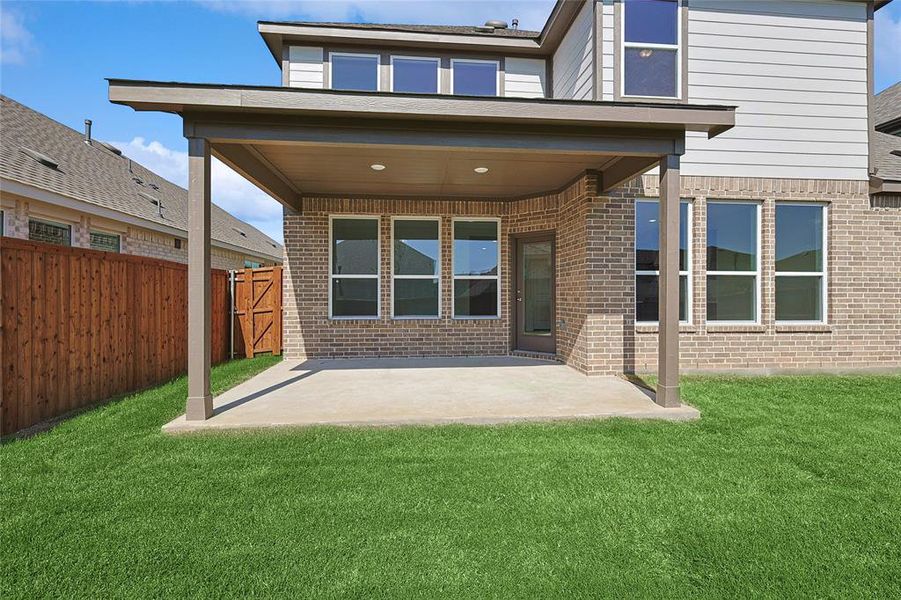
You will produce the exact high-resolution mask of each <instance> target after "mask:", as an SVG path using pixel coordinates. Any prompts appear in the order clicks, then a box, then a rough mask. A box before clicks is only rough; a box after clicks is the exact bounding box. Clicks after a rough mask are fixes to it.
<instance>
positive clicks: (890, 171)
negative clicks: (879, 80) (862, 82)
mask: <svg viewBox="0 0 901 600" xmlns="http://www.w3.org/2000/svg"><path fill="white" fill-rule="evenodd" d="M873 106H874V109H875V110H874V112H875V115H874V120H875V122H876V125H879V124H880V123H885V122H888V121H891V120H894V119H898V118H901V83H896V84H895V85H893V86H892V87H890V88H886V89H885V90H883V91H881V92H880V93H878V94H876V96H875V97H874V102H873ZM892 152H897V153H898V154H892ZM899 154H901V137H899V136H897V135H889V134H887V133H880V132H878V131H871V132H870V156H872V157H873V166H874V167H876V169H877V170H876V176H877V177H879V178H880V179H883V180H886V181H901V156H899Z"/></svg>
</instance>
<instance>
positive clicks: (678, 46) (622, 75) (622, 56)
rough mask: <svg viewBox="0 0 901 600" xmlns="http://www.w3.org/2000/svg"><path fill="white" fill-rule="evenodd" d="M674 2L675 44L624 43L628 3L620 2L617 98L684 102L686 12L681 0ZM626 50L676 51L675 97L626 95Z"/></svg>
mask: <svg viewBox="0 0 901 600" xmlns="http://www.w3.org/2000/svg"><path fill="white" fill-rule="evenodd" d="M675 2H676V43H675V44H645V43H641V42H627V41H626V13H627V12H628V8H627V7H628V4H629V3H628V2H621V5H622V17H621V18H620V20H619V21H620V23H619V47H618V48H617V49H616V51H617V52H619V96H620V98H649V99H654V100H670V101H672V100H684V98H683V97H682V96H683V94H682V78H683V77H684V76H685V74H684V73H683V72H682V52H683V50H682V11H683V10H686V7H685V6H683V1H682V0H675ZM626 48H650V49H652V50H675V51H676V95H675V96H644V95H637V94H626Z"/></svg>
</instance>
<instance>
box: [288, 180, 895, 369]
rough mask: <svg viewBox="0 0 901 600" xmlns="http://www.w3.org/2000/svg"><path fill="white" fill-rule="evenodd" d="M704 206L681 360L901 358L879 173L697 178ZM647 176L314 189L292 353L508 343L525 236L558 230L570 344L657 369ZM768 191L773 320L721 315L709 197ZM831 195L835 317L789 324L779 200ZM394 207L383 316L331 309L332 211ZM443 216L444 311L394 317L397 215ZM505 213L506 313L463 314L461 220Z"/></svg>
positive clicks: (295, 253)
mask: <svg viewBox="0 0 901 600" xmlns="http://www.w3.org/2000/svg"><path fill="white" fill-rule="evenodd" d="M682 187H683V190H682V195H683V198H686V199H688V200H690V201H691V202H692V205H693V222H692V227H693V235H692V243H693V260H692V272H691V275H690V276H691V278H692V283H693V294H692V311H691V312H692V314H691V317H692V320H691V323H689V324H688V325H684V326H682V328H681V332H682V333H681V335H680V342H681V365H682V367H683V368H684V369H686V370H691V369H699V370H701V369H703V370H707V369H729V370H740V369H748V368H752V369H761V370H764V369H819V368H858V367H899V366H901V358H899V355H901V352H899V349H901V293H899V290H901V211H899V210H897V209H896V208H892V207H888V208H880V207H878V206H875V205H871V202H870V199H869V197H868V194H867V183H866V182H850V181H802V180H777V179H747V178H714V177H684V178H683V179H682ZM657 194H658V189H657V178H656V177H655V176H644V177H641V178H639V179H636V180H635V181H633V182H631V183H630V184H628V185H627V186H624V187H623V188H620V189H618V190H615V191H613V192H608V193H606V194H604V195H603V196H600V195H598V193H597V187H596V178H595V177H594V176H593V175H591V174H588V175H586V176H585V177H583V178H581V179H580V180H578V181H577V182H576V183H574V184H573V185H571V186H570V187H569V188H568V189H566V190H565V191H563V192H561V193H559V194H551V195H546V196H541V197H536V198H532V199H527V200H517V201H512V202H505V201H453V200H390V199H334V198H305V199H304V210H303V212H302V213H297V212H293V211H290V210H288V209H286V212H285V242H286V263H285V267H286V269H285V282H284V286H285V288H284V289H285V308H284V310H285V312H284V327H285V330H284V340H285V355H286V357H288V358H290V359H303V358H323V357H376V356H459V355H497V354H506V353H509V352H510V351H511V348H512V323H511V306H510V290H511V277H510V274H511V266H512V265H511V252H510V244H511V236H513V235H515V234H518V233H527V232H536V231H547V230H554V231H555V232H556V269H557V271H556V274H557V314H556V319H557V321H558V323H559V326H558V330H557V354H558V356H559V357H560V358H561V359H562V360H563V361H564V362H566V363H567V364H569V365H571V366H573V367H575V368H576V369H578V370H580V371H582V372H585V373H588V374H614V373H622V372H652V371H654V370H655V369H656V354H657V335H656V332H657V328H656V326H649V325H638V326H636V324H635V307H634V297H635V278H634V262H635V258H634V227H635V214H634V199H635V198H636V197H648V198H655V197H656V196H657ZM708 198H723V199H746V200H754V201H759V202H761V203H762V222H763V227H762V231H761V236H762V238H761V247H762V264H761V273H760V277H761V289H762V298H761V309H762V310H761V322H760V324H759V325H753V326H722V325H715V324H707V323H706V322H705V318H706V286H705V277H706V270H705V258H706V257H705V245H706V239H705V236H706V201H707V199H708ZM782 200H790V201H802V202H803V201H816V202H826V203H828V204H829V207H830V208H829V218H828V223H827V228H828V297H829V303H828V304H829V306H828V323H827V324H826V325H809V326H807V325H803V326H798V325H794V326H787V325H778V326H777V325H776V323H775V315H774V307H773V303H774V257H773V255H774V247H775V240H774V235H775V228H774V213H775V204H776V202H777V201H782ZM339 214H347V215H378V216H380V234H381V238H380V244H381V256H382V264H381V298H380V303H381V304H380V306H381V315H382V316H381V317H380V318H379V319H375V320H330V319H329V318H328V285H329V277H328V273H329V269H328V253H329V215H339ZM392 215H408V216H440V217H441V250H442V255H441V256H442V273H441V293H442V314H441V318H439V319H432V320H393V319H391V317H390V315H391V278H390V269H391V265H390V260H391V259H390V257H391V252H390V244H391V231H390V228H391V216H392ZM455 216H458V217H480V216H484V217H498V218H500V219H501V240H500V242H501V300H502V302H501V307H502V308H501V316H500V318H499V319H494V320H465V319H462V320H458V319H453V318H452V317H451V290H452V278H451V261H452V253H451V247H452V235H453V234H452V226H451V219H452V218H453V217H455Z"/></svg>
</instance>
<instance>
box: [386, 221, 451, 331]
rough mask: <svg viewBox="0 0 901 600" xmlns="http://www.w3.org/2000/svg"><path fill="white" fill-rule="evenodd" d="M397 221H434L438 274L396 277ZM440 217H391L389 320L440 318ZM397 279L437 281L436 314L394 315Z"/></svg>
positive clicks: (441, 287)
mask: <svg viewBox="0 0 901 600" xmlns="http://www.w3.org/2000/svg"><path fill="white" fill-rule="evenodd" d="M397 221H435V222H436V223H438V272H437V273H436V274H435V275H396V274H395V273H394V242H395V240H396V239H397V238H396V237H395V232H394V224H395V223H396V222H397ZM441 245H442V244H441V217H440V216H429V217H419V216H415V215H394V216H392V217H391V318H392V319H394V320H397V321H412V320H430V321H435V320H438V319H440V318H441V309H442V302H441V292H442V290H443V289H444V286H443V285H442V281H441V280H442V277H441V271H442V268H441V267H442V264H441V258H442V255H443V253H442V252H441ZM397 279H425V280H432V279H437V280H438V314H436V315H434V316H432V315H401V316H397V315H395V314H394V282H395V280H397Z"/></svg>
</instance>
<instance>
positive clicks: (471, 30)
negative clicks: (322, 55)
mask: <svg viewBox="0 0 901 600" xmlns="http://www.w3.org/2000/svg"><path fill="white" fill-rule="evenodd" d="M260 23H269V24H274V25H303V26H304V27H341V28H343V29H365V30H370V31H407V32H410V33H443V34H451V35H481V36H487V37H509V38H537V37H538V36H539V35H541V32H540V31H529V30H527V29H513V28H511V27H508V28H507V29H491V30H487V28H485V27H479V26H473V25H404V24H392V23H341V22H335V21H332V22H323V21H260Z"/></svg>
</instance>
